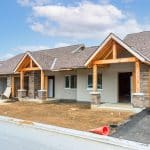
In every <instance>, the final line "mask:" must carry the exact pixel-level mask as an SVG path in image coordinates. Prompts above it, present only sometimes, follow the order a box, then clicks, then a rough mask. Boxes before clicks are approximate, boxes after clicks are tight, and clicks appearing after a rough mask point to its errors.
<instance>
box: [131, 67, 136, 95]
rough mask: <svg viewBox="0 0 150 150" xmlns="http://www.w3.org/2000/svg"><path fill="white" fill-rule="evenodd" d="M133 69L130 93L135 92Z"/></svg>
mask: <svg viewBox="0 0 150 150" xmlns="http://www.w3.org/2000/svg"><path fill="white" fill-rule="evenodd" d="M135 84H136V83H135V69H134V71H133V72H132V93H135Z"/></svg>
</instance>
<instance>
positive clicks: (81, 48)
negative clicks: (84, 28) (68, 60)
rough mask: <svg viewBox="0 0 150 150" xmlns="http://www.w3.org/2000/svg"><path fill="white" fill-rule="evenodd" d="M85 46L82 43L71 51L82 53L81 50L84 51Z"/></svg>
mask: <svg viewBox="0 0 150 150" xmlns="http://www.w3.org/2000/svg"><path fill="white" fill-rule="evenodd" d="M84 48H85V45H84V44H82V45H80V46H79V47H78V48H76V49H75V50H73V51H72V52H71V53H73V54H74V53H80V52H81V51H83V50H84Z"/></svg>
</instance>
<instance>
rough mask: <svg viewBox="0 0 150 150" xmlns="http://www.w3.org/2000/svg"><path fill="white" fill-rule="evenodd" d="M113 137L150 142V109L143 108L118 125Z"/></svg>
mask: <svg viewBox="0 0 150 150" xmlns="http://www.w3.org/2000/svg"><path fill="white" fill-rule="evenodd" d="M112 136H113V137H117V138H122V139H127V140H131V141H136V142H141V143H146V144H150V110H149V109H145V110H143V111H142V112H140V113H139V114H137V115H135V116H134V117H133V118H132V119H131V120H130V121H129V122H127V123H126V124H124V125H122V126H120V127H119V128H118V129H117V131H116V133H114V134H113V135H112Z"/></svg>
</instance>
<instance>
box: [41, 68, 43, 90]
mask: <svg viewBox="0 0 150 150" xmlns="http://www.w3.org/2000/svg"><path fill="white" fill-rule="evenodd" d="M41 90H44V71H43V70H41Z"/></svg>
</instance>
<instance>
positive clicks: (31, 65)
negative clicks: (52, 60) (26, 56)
mask: <svg viewBox="0 0 150 150" xmlns="http://www.w3.org/2000/svg"><path fill="white" fill-rule="evenodd" d="M32 67H33V60H32V59H30V68H32Z"/></svg>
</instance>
